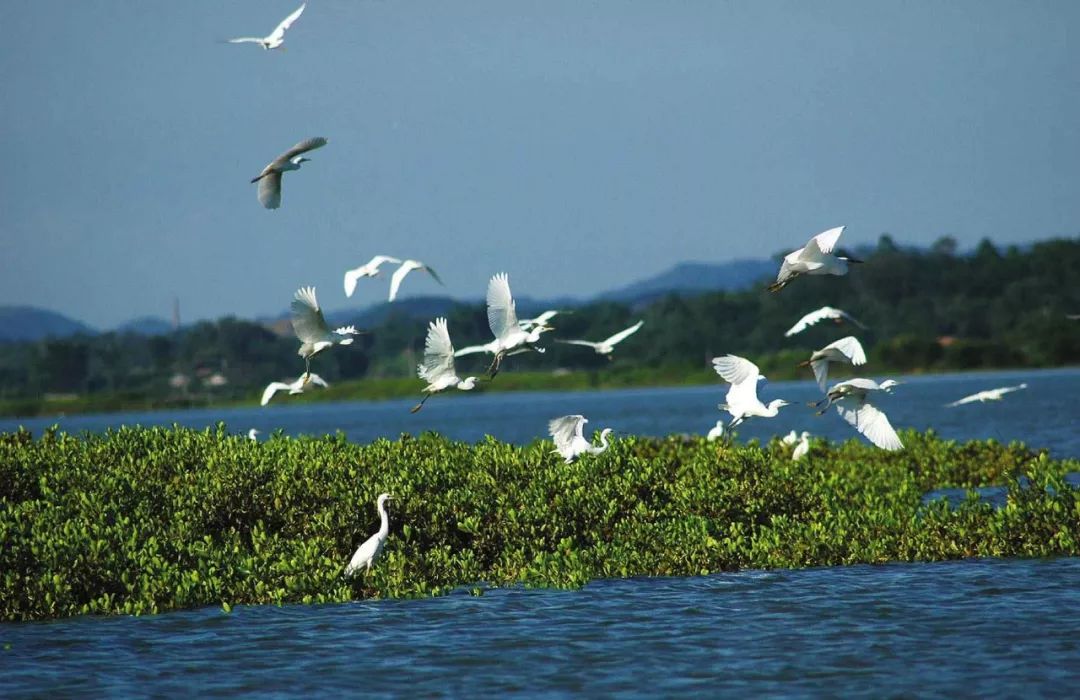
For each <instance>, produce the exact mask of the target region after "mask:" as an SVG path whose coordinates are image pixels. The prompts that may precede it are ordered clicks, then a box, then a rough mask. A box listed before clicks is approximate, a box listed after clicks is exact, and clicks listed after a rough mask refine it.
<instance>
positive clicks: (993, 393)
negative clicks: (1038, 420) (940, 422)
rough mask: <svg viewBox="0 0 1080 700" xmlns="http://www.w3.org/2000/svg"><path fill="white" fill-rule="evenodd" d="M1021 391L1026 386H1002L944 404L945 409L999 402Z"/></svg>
mask: <svg viewBox="0 0 1080 700" xmlns="http://www.w3.org/2000/svg"><path fill="white" fill-rule="evenodd" d="M1021 389H1027V384H1018V385H1016V386H1003V387H1000V388H998V389H987V390H986V391H980V392H978V393H975V394H972V395H971V396H965V397H964V398H962V399H959V400H958V401H953V402H952V403H947V404H945V406H946V408H952V407H953V406H960V405H963V404H965V403H974V402H976V401H978V402H979V403H985V402H987V401H1001V398H1002V397H1003V396H1005V394H1008V393H1010V392H1013V391H1020V390H1021Z"/></svg>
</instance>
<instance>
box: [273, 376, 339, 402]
mask: <svg viewBox="0 0 1080 700" xmlns="http://www.w3.org/2000/svg"><path fill="white" fill-rule="evenodd" d="M309 384H314V385H315V386H321V387H323V388H326V387H328V386H330V385H329V384H327V383H326V380H325V379H323V378H322V377H320V376H319V375H317V374H314V373H313V372H304V373H303V374H301V375H300V376H299V377H297V379H296V381H293V382H288V383H286V382H270V383H269V384H267V385H266V388H265V389H263V393H262V400H260V401H259V404H260V405H261V406H265V405H266V404H268V403H270V399H272V398H274V394H276V393H277V392H279V391H288V392H289V394H290V395H291V394H303V393H304V389H307V388H308V385H309Z"/></svg>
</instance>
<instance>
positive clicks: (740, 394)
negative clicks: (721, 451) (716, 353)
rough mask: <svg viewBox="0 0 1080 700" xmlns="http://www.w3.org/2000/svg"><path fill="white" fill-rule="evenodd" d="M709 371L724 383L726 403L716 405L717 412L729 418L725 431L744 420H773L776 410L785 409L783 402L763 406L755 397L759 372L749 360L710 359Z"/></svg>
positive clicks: (761, 377) (775, 400)
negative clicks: (719, 411)
mask: <svg viewBox="0 0 1080 700" xmlns="http://www.w3.org/2000/svg"><path fill="white" fill-rule="evenodd" d="M713 369H715V370H716V373H717V374H719V375H720V377H721V378H722V379H723V380H724V381H725V382H727V383H729V384H731V387H730V388H729V389H728V392H727V397H726V401H727V403H722V404H720V410H722V411H727V412H728V413H730V414H731V422H730V423H729V424H728V427H729V428H734V427H735V426H737V425H739V424H740V423H742V422H743V421H744V420H746V419H747V418H750V417H753V416H760V417H762V418H773V417H775V416H776V414H777V413H779V412H780V409H781V408H782V407H784V406H787V405H788V402H787V401H784V400H783V399H774V400H773V401H770V402H769V404H768V405H767V406H766V405H765V404H763V403H762V402H761V401H760V400H759V399H758V396H757V383H758V382H759V381H760V380H762V379H764V378H765V377H763V376H762V374H761V370H759V369H758V366H757V365H755V364H754V363H753V362H751V361H750V360H747V359H746V358H743V357H739V356H737V355H724V356H723V357H717V358H714V359H713Z"/></svg>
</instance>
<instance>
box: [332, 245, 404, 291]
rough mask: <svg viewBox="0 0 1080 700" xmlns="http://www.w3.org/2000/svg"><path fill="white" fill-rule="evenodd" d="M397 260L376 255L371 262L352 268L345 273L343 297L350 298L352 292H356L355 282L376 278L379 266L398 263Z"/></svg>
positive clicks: (387, 256)
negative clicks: (362, 278)
mask: <svg viewBox="0 0 1080 700" xmlns="http://www.w3.org/2000/svg"><path fill="white" fill-rule="evenodd" d="M400 262H401V261H400V260H398V259H397V258H392V257H390V256H389V255H376V256H375V257H374V258H372V259H371V260H368V261H367V262H366V263H365V264H363V265H361V266H360V267H357V268H353V269H352V270H346V271H345V296H347V297H351V296H352V295H353V292H354V291H356V280H358V279H360V278H361V277H378V276H379V266H380V265H382V264H383V263H394V264H395V265H396V264H397V263H400Z"/></svg>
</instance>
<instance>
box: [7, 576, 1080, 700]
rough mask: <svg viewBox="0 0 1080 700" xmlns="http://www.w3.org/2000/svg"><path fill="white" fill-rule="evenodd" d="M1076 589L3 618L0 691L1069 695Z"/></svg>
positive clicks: (454, 599) (815, 581)
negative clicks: (15, 621)
mask: <svg viewBox="0 0 1080 700" xmlns="http://www.w3.org/2000/svg"><path fill="white" fill-rule="evenodd" d="M1077 581H1080V559H1075V558H1074V559H1057V560H968V561H958V562H946V563H939V564H896V565H888V566H851V567H844V568H831V569H806V570H801V571H768V572H762V571H748V572H741V573H730V574H718V575H713V576H705V577H698V578H663V579H659V578H658V579H626V580H617V581H599V582H596V583H593V584H590V585H588V586H586V587H585V588H584V589H583V590H580V591H544V590H522V589H507V590H494V591H488V592H487V593H486V594H485V595H483V596H480V597H472V596H470V595H468V594H466V593H460V594H455V595H451V596H447V597H444V598H436V599H428V600H413V601H367V602H357V603H349V604H344V605H327V606H288V607H282V608H276V607H270V606H265V607H238V608H236V609H234V610H233V612H232V614H228V615H226V614H225V613H223V612H222V611H221V610H220V609H217V608H214V609H211V608H207V609H203V610H196V611H189V612H180V613H169V614H165V615H159V616H155V617H147V618H106V619H87V618H83V619H74V620H65V621H60V622H49V623H32V624H20V625H4V626H0V649H5V650H3V651H0V669H2V672H0V696H4V697H11V696H13V695H15V696H17V695H30V694H33V695H38V696H41V695H55V694H58V693H59V694H64V695H91V696H102V695H109V696H130V695H142V694H147V693H153V694H155V695H166V696H184V697H187V696H191V695H200V696H219V697H234V696H238V695H259V696H266V695H272V696H297V695H306V694H315V695H317V696H320V697H324V696H334V695H338V694H342V693H352V694H363V695H364V696H367V697H386V696H395V695H397V696H408V697H417V696H423V697H428V696H436V695H446V696H455V697H468V698H472V697H494V696H501V695H515V696H530V697H535V696H543V697H569V696H580V695H590V696H607V695H613V694H618V695H621V696H637V697H699V696H702V695H705V696H709V697H717V696H719V695H740V696H742V695H750V694H753V695H759V694H763V693H767V694H769V695H794V696H806V695H828V696H845V697H847V696H864V697H883V696H887V697H895V696H919V697H934V696H936V697H948V696H957V695H959V696H966V697H976V696H993V697H1032V696H1059V697H1068V696H1072V697H1075V696H1076V693H1077V689H1078V688H1080V614H1077V611H1078V610H1080V587H1078V586H1077V585H1076V582H1077ZM7 645H10V647H9V648H7Z"/></svg>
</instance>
